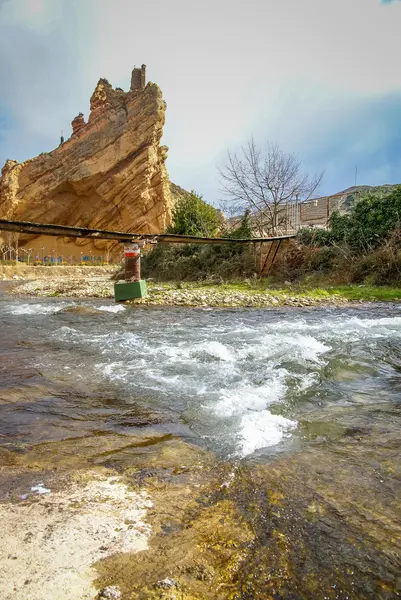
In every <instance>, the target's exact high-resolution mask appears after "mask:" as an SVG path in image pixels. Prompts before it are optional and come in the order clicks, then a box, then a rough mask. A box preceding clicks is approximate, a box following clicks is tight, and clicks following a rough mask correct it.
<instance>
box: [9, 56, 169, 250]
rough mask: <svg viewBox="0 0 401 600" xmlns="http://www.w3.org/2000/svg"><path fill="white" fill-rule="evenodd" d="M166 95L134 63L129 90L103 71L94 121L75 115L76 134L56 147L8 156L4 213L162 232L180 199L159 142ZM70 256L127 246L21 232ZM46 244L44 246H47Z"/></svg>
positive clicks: (37, 246) (93, 103) (38, 246)
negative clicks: (19, 158)
mask: <svg viewBox="0 0 401 600" xmlns="http://www.w3.org/2000/svg"><path fill="white" fill-rule="evenodd" d="M165 111H166V103H165V101H164V100H163V96H162V92H161V90H160V88H159V87H158V86H157V85H156V84H154V83H150V82H149V83H146V67H145V65H142V66H141V68H134V70H133V71H132V76H131V88H130V90H129V91H128V92H124V91H123V90H122V89H121V88H115V89H114V88H113V87H112V86H111V84H110V83H109V82H108V81H107V79H100V80H99V82H98V84H97V86H96V88H95V90H94V92H93V94H92V97H91V99H90V114H89V118H88V120H87V122H86V121H85V117H84V115H83V114H82V113H80V114H79V115H78V116H77V117H75V118H74V119H73V121H72V135H71V137H70V138H69V139H68V140H65V141H63V140H62V142H61V144H60V145H59V146H58V147H57V148H56V149H55V150H52V151H51V152H49V153H45V154H41V155H40V156H37V157H36V158H33V159H30V160H27V161H25V162H23V163H18V162H17V161H11V160H10V161H7V162H6V164H5V166H4V167H3V170H2V176H1V178H0V218H5V219H14V220H25V221H36V222H41V223H58V224H64V225H73V226H83V227H90V228H98V229H109V230H116V231H132V232H144V233H158V232H161V231H164V230H165V229H166V227H167V226H168V225H169V224H170V221H171V211H172V206H173V203H174V197H173V193H172V188H171V184H170V181H169V178H168V174H167V169H166V165H165V161H166V157H167V150H168V149H167V147H166V146H161V145H160V140H161V137H162V134H163V126H164V122H165ZM24 244H25V245H26V244H28V245H29V246H30V247H33V248H34V252H33V256H34V257H35V255H40V256H41V255H42V254H43V253H46V254H47V255H50V253H51V251H52V253H53V255H56V256H63V258H64V259H66V260H67V262H68V259H69V260H70V262H71V261H77V260H81V259H82V256H91V257H95V256H97V257H100V256H105V255H108V256H109V257H110V255H112V254H114V255H115V256H117V255H119V254H120V248H119V245H118V244H110V242H105V241H101V240H99V241H94V240H79V239H77V240H72V241H71V239H67V238H64V239H63V238H49V237H46V236H39V237H36V238H34V239H33V238H32V236H30V237H26V236H22V235H21V236H20V245H21V246H23V245H24ZM43 248H44V250H43Z"/></svg>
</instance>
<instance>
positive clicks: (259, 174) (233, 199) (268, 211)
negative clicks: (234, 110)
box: [219, 138, 324, 235]
mask: <svg viewBox="0 0 401 600" xmlns="http://www.w3.org/2000/svg"><path fill="white" fill-rule="evenodd" d="M301 165H302V163H301V161H300V160H299V159H298V157H297V156H296V155H295V154H287V153H285V152H283V151H282V150H281V149H280V148H279V146H278V145H277V144H272V143H267V144H266V146H265V148H263V149H260V148H258V147H257V145H256V143H255V141H254V139H253V138H251V139H250V140H249V142H248V144H247V145H246V146H245V147H242V148H241V154H240V156H238V155H237V154H235V153H232V152H230V151H229V152H228V156H227V164H226V165H225V166H224V167H223V168H222V169H219V173H220V178H221V184H222V188H223V189H222V192H223V195H224V197H225V199H226V205H227V206H229V205H231V208H232V209H233V211H234V212H236V213H237V214H239V213H244V212H245V210H247V209H248V210H250V212H251V215H252V220H253V223H254V225H255V227H256V228H257V230H258V232H259V234H260V235H264V234H266V233H267V234H270V235H278V234H279V232H280V230H281V229H282V228H283V226H284V225H285V224H286V222H287V219H288V205H292V204H293V203H294V202H297V201H299V202H302V201H305V200H308V199H309V198H311V196H312V195H313V194H314V193H315V192H316V191H317V189H318V187H319V185H320V183H321V181H322V178H323V174H324V173H323V172H322V173H320V174H318V175H315V176H313V177H309V175H308V174H307V173H303V172H302V169H301Z"/></svg>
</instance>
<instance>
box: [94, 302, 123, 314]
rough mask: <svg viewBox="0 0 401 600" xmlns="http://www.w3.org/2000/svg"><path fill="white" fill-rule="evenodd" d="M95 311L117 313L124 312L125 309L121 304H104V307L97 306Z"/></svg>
mask: <svg viewBox="0 0 401 600" xmlns="http://www.w3.org/2000/svg"><path fill="white" fill-rule="evenodd" d="M96 310H100V311H101V312H110V313H118V312H124V311H125V308H124V306H122V305H121V304H106V305H105V306H97V307H96Z"/></svg>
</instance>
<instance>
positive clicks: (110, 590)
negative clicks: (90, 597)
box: [98, 585, 121, 600]
mask: <svg viewBox="0 0 401 600" xmlns="http://www.w3.org/2000/svg"><path fill="white" fill-rule="evenodd" d="M119 598H121V592H120V588H119V587H117V586H116V585H109V586H108V587H105V588H104V589H103V590H102V591H101V592H99V595H98V600H119Z"/></svg>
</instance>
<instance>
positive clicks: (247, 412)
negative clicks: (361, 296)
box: [0, 296, 401, 600]
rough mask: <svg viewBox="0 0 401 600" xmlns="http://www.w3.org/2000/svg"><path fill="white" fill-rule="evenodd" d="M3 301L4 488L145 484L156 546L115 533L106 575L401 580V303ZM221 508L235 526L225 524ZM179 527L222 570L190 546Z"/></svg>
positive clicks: (369, 583)
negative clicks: (68, 480) (129, 542)
mask: <svg viewBox="0 0 401 600" xmlns="http://www.w3.org/2000/svg"><path fill="white" fill-rule="evenodd" d="M0 321H1V326H2V330H1V338H0V359H1V371H0V375H1V380H2V390H1V396H2V397H1V402H2V406H1V413H0V415H1V419H0V444H1V448H2V450H3V452H4V453H5V454H4V456H6V459H4V469H3V472H2V478H1V480H0V493H1V498H2V500H3V502H4V503H10V502H12V503H13V506H16V507H18V506H19V504H20V503H27V502H28V503H29V502H33V503H34V502H36V501H37V498H38V497H39V495H41V498H42V497H44V496H45V493H43V494H41V493H40V492H35V491H34V492H32V489H31V488H33V487H35V485H39V486H42V488H43V489H45V490H49V492H48V495H47V496H46V498H50V497H51V494H57V493H61V491H62V489H63V486H62V485H61V483H60V473H61V474H63V473H64V474H65V475H66V476H68V477H75V476H76V473H77V472H79V471H80V470H84V472H85V473H87V472H88V469H92V468H93V467H96V469H97V468H100V467H101V468H102V469H107V477H110V476H115V477H120V476H121V477H125V483H127V481H129V483H130V485H131V486H134V487H135V486H136V488H135V489H136V493H138V494H143V496H142V497H140V496H138V497H137V499H136V502H137V504H138V510H143V511H145V512H143V515H142V513H141V515H142V516H143V518H144V524H143V526H142V533H143V531H145V530H146V527H149V530H148V535H149V536H150V550H146V543H145V542H143V545H142V546H140V545H139V547H138V548H136V549H135V548H131V549H130V548H129V547H124V546H122V547H117V546H116V547H115V551H110V552H108V553H106V555H105V558H104V559H103V560H101V559H99V555H98V554H96V552H95V553H94V557H95V558H94V560H96V561H99V560H100V562H98V563H97V567H96V568H97V571H98V576H99V586H100V582H102V585H103V583H104V584H106V583H113V584H116V585H118V586H119V588H120V589H121V590H122V593H123V594H125V595H123V598H142V597H143V598H151V597H152V598H153V597H157V598H159V597H160V598H162V597H166V598H167V597H170V596H166V595H164V596H163V595H162V594H167V593H170V592H166V590H165V589H164V588H163V587H162V588H160V587H159V588H158V587H157V581H158V578H160V580H163V574H164V575H165V576H166V577H167V575H168V576H169V577H170V578H172V579H173V581H174V582H176V583H174V585H177V586H178V587H177V590H178V589H179V590H180V593H181V594H183V595H182V596H177V597H182V598H232V599H234V598H236V599H238V600H239V599H241V600H245V599H247V598H249V599H251V598H270V597H271V598H288V599H289V598H291V599H292V598H324V597H325V598H344V599H345V598H352V599H354V598H385V599H387V598H388V599H390V598H395V597H398V596H399V595H400V590H401V581H400V578H399V573H400V554H399V553H400V533H401V515H400V497H401V495H400V485H399V484H400V480H399V477H400V466H399V464H400V463H399V451H400V437H401V435H400V433H399V432H400V425H401V411H400V400H401V314H400V310H399V307H398V306H397V305H384V304H364V305H360V306H357V307H328V306H326V307H319V308H315V307H313V308H303V309H298V308H289V307H280V308H271V309H261V310H258V309H243V308H238V309H236V308H231V309H218V308H213V309H211V308H164V307H140V306H137V307H135V306H134V307H130V306H123V305H116V304H114V303H113V302H111V301H108V300H105V299H96V300H90V299H85V300H79V299H71V300H69V299H65V298H62V299H61V298H60V299H59V298H46V299H44V298H40V299H38V298H34V299H29V298H10V297H7V296H2V297H1V299H0ZM130 440H131V443H130ZM88 448H91V451H89V450H88ZM156 448H157V449H158V450H157V451H156V450H155V449H156ZM93 449H95V450H93ZM160 449H161V450H160ZM173 455H174V457H175V458H174V460H173V459H171V456H173ZM166 456H168V457H169V459H168V460H167V459H166ZM185 457H186V458H185ZM188 457H189V458H191V460H192V462H193V472H191V464H189V463H191V460H188ZM166 461H167V462H166ZM183 461H184V463H185V464H184V465H182V464H181V463H182V462H183ZM147 463H148V465H147ZM180 469H181V470H180ZM167 471H168V472H169V475H168V476H167V475H166V473H167ZM99 473H100V472H97V474H96V476H97V477H99V476H100V475H99ZM11 475H12V476H11ZM105 476H106V475H105V474H104V477H105ZM102 477H103V475H102ZM104 477H103V480H104ZM127 478H128V479H127ZM130 478H131V479H130ZM162 480H163V486H165V489H168V490H169V491H165V494H166V497H169V496H168V494H169V493H172V494H173V496H172V497H174V498H175V500H174V501H175V502H176V503H177V516H176V518H175V519H173V518H172V517H171V515H170V516H169V518H168V519H167V520H168V523H169V524H168V525H166V524H164V525H163V523H162V520H163V519H162V518H161V516H160V514H156V513H157V510H158V509H157V507H161V506H162V500H161V499H160V498H159V501H158V500H157V498H158V494H160V490H161V488H160V485H161V481H162ZM85 485H86V484H85ZM24 486H25V487H24ZM166 486H167V487H166ZM173 489H174V493H173V492H172V491H171V490H173ZM51 490H54V491H51ZM60 490H61V491H60ZM184 490H185V492H184ZM152 491H153V492H154V496H155V498H156V500H155V499H154V498H153V499H152ZM74 493H76V492H74ZM130 493H131V492H130ZM88 494H89V492H88ZM180 494H181V496H180ZM185 495H186V496H185ZM145 496H146V498H145ZM184 496H185V497H188V498H190V499H191V502H193V503H194V504H193V506H196V507H197V509H196V511H195V512H194V509H193V508H192V509H190V508H189V505H188V506H187V505H185V507H184V506H182V502H183V501H182V498H183V497H184ZM140 498H142V500H141V502H142V503H141V502H139V500H140ZM152 502H153V503H154V502H156V504H155V506H156V509H155V511H154V514H153V516H151V515H149V519H148V521H149V522H147V521H146V518H145V513H146V510H145V509H146V506H148V508H149V507H150V506H151V505H152ZM158 502H159V504H158ZM188 502H189V500H188ZM191 506H192V504H191ZM200 506H201V507H203V508H202V511H203V510H204V511H206V513H207V514H209V517H208V519H205V514H204V512H202V511H200V508H199V507H200ZM179 507H181V509H182V512H181V513H180V510H181V509H180V508H179ZM164 508H165V507H164ZM160 510H161V508H160ZM191 510H192V512H191ZM21 514H22V513H21ZM141 518H142V517H141ZM152 519H153V525H152ZM219 519H220V520H221V519H223V520H225V526H224V527H223V528H222V529H223V530H224V531H223V530H222V531H221V532H220V534H221V536H223V538H224V540H225V542H223V541H222V540H221V539H219V540H216V539H214V538H213V535H216V531H214V532H212V531H210V525H211V524H213V527H214V529H216V523H219ZM125 520H126V518H125ZM145 521H146V522H145ZM151 526H152V527H153V531H154V538H152V537H151V534H150V530H151ZM163 527H164V530H163ZM189 531H191V532H192V536H191V535H189V533H188V532H189ZM220 534H219V535H220ZM160 536H162V537H160ZM188 536H189V537H188ZM199 536H200V538H201V539H202V540H203V542H201V541H200V539H199ZM224 536H226V537H224ZM206 538H207V541H205V540H206ZM212 538H213V539H212ZM226 538H227V539H226ZM138 539H139V538H138ZM152 540H153V541H152ZM211 540H212V541H211ZM161 543H163V553H162V554H163V556H164V558H163V560H161V550H160V544H161ZM202 543H204V545H205V547H204V550H203V551H202V552H201V553H200V554H201V556H198V555H197V554H196V552H198V550H197V551H195V548H198V549H199V548H203V546H202ZM177 545H181V546H182V548H183V554H184V555H186V556H188V553H190V554H191V556H192V555H193V556H192V558H191V560H192V563H193V564H195V565H198V567H199V569H200V571H201V574H202V573H203V575H202V576H199V573H198V574H196V573H197V572H195V575H194V574H193V573H194V572H193V571H191V570H190V569H189V567H188V565H186V563H185V560H184V558H183V557H180V558H179V559H177ZM112 550H113V549H112ZM130 550H131V552H130ZM133 550H136V554H134V553H133ZM195 554H196V556H195ZM139 557H140V558H139ZM66 560H69V559H68V557H67V558H66ZM188 560H189V559H188ZM180 561H181V562H182V561H184V563H185V565H186V566H185V565H184V566H182V565H181V562H180ZM184 563H183V564H184ZM192 563H191V565H192ZM122 565H124V567H123V566H122ZM127 565H129V568H128V567H127ZM133 565H135V568H136V570H137V573H138V577H139V575H141V577H142V583H141V582H139V581H137V579H135V576H134V575H133V574H132V571H133V568H134V567H133ZM199 565H200V566H199ZM67 566H68V565H67ZM192 566H193V565H192ZM43 568H44V567H43ZM76 568H77V567H76ZM191 568H192V567H191ZM128 572H129V573H130V575H128V574H127V573H128ZM116 573H117V575H115V574H116ZM144 573H146V576H145V575H144ZM113 574H114V575H113ZM32 577H34V575H32ZM36 577H39V578H40V574H39V575H38V574H36ZM113 577H114V580H113ZM147 578H148V579H147ZM28 579H29V578H28ZM42 584H43V581H42ZM15 585H17V584H15ZM27 585H28V587H29V585H30V584H27ZM174 585H173V588H174ZM99 586H98V588H99ZM152 586H153V587H152ZM155 586H156V587H155ZM202 586H203V587H202ZM17 588H18V585H17ZM98 588H96V589H98ZM10 589H11V588H10ZM18 589H19V588H18ZM145 589H146V590H148V591H144V590H145ZM149 590H151V591H149ZM177 590H175V592H174V589H172V591H171V594H172V595H173V593H178V592H177ZM205 590H206V591H205ZM8 593H9V594H10V595H5V597H6V598H16V599H18V598H21V599H22V598H24V597H25V596H21V595H18V594H21V592H18V593H17V592H14V594H15V593H17V595H13V592H12V591H9V592H8ZM30 593H31V596H26V597H30V598H36V596H35V595H34V594H35V591H34V589H33V588H32V590H31V592H30ZM80 593H81V592H80ZM91 593H92V592H91ZM88 594H89V595H87V596H85V595H84V593H83V592H82V595H81V596H78V595H77V596H73V595H72V596H68V594H67V595H66V596H65V598H69V597H71V598H73V597H76V598H78V597H82V598H84V597H94V596H91V595H90V593H89V592H88ZM141 594H142V595H141ZM146 594H147V595H146ZM152 594H153V595H152ZM158 594H159V595H158ZM54 597H57V596H54ZM171 597H173V596H171ZM63 598H64V596H63Z"/></svg>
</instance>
